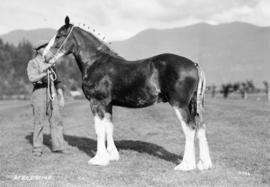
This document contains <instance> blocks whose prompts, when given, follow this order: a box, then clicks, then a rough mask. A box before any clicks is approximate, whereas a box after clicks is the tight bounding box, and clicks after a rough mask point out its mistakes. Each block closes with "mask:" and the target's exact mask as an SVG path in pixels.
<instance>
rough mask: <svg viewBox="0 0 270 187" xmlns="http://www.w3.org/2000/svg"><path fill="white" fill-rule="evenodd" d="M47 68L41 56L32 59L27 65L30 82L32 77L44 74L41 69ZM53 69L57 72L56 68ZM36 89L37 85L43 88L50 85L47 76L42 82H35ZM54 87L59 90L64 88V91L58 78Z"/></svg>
mask: <svg viewBox="0 0 270 187" xmlns="http://www.w3.org/2000/svg"><path fill="white" fill-rule="evenodd" d="M43 66H45V62H44V59H43V57H42V56H41V55H37V56H36V57H35V58H33V59H31V60H30V61H29V62H28V65H27V76H28V79H29V80H30V78H31V77H32V76H37V75H40V74H41V73H42V71H41V68H42V67H43ZM52 69H53V70H54V71H55V72H56V70H55V68H54V67H52ZM33 84H34V87H35V85H43V86H47V84H48V78H47V76H45V77H43V78H42V79H41V80H39V81H37V82H34V83H33ZM54 85H55V87H56V88H57V89H58V88H62V89H63V85H62V84H61V81H59V79H58V76H57V79H56V80H55V81H54Z"/></svg>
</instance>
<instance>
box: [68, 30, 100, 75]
mask: <svg viewBox="0 0 270 187" xmlns="http://www.w3.org/2000/svg"><path fill="white" fill-rule="evenodd" d="M76 43H77V51H75V52H74V53H73V54H74V56H75V59H76V61H77V64H78V66H79V69H80V71H81V73H82V75H83V76H84V74H85V73H86V72H85V71H86V69H87V68H88V67H89V66H91V65H92V64H93V63H94V62H96V61H97V57H98V56H100V55H101V53H102V52H100V51H99V47H100V46H101V45H102V44H101V43H100V41H98V39H96V38H95V37H94V36H93V35H91V34H90V33H87V32H85V31H83V30H81V31H80V32H77V33H76Z"/></svg>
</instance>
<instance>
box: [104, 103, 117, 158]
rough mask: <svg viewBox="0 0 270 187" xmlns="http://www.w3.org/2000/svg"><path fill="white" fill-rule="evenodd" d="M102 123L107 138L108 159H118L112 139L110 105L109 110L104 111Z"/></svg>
mask: <svg viewBox="0 0 270 187" xmlns="http://www.w3.org/2000/svg"><path fill="white" fill-rule="evenodd" d="M104 123H105V131H106V138H107V151H108V153H109V159H110V160H119V152H118V151H117V148H116V146H115V143H114V139H113V128H114V127H113V123H112V109H111V106H110V110H109V111H107V112H106V113H105V116H104Z"/></svg>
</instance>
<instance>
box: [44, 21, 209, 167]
mask: <svg viewBox="0 0 270 187" xmlns="http://www.w3.org/2000/svg"><path fill="white" fill-rule="evenodd" d="M48 49H49V50H48V52H47V53H46V54H44V56H45V59H46V60H47V61H50V60H51V61H52V59H54V60H55V59H57V58H58V57H60V56H63V55H68V54H70V53H72V54H73V55H74V57H75V59H76V61H77V64H78V66H79V69H80V71H81V73H82V79H83V81H82V89H83V92H84V94H85V97H86V98H87V99H88V100H89V102H90V106H91V110H92V112H93V115H94V123H95V130H96V134H97V152H96V155H95V157H93V158H92V159H90V160H89V162H88V163H89V164H94V165H107V164H109V162H110V161H112V160H118V159H119V153H118V150H117V148H116V146H115V143H114V139H113V124H112V107H113V106H123V107H129V108H140V107H147V106H150V105H153V104H156V103H159V102H168V103H169V104H170V105H171V106H172V107H173V109H174V110H175V112H176V115H177V117H178V119H179V120H180V123H181V125H182V128H183V132H184V134H185V151H184V156H183V160H182V162H181V163H180V164H179V165H178V166H176V167H175V169H176V170H183V171H187V170H192V169H195V168H196V163H195V147H194V139H195V135H196V136H197V138H198V141H199V149H200V154H199V157H200V158H199V161H198V163H197V167H198V169H200V170H203V169H209V168H211V167H212V162H211V159H210V156H209V148H208V143H207V140H206V135H205V134H206V133H205V128H206V126H205V123H204V121H203V119H202V105H203V99H204V90H205V78H204V74H203V71H202V70H201V69H200V67H199V66H198V64H196V63H194V62H192V61H191V60H189V59H187V58H184V57H181V56H177V55H174V54H160V55H157V56H153V57H151V58H147V59H143V60H137V61H127V60H125V59H124V58H122V57H120V56H118V55H117V54H115V53H113V52H112V51H111V50H110V49H109V48H108V47H107V46H106V45H105V44H104V43H103V42H102V41H100V40H99V39H98V38H97V37H95V36H94V35H93V34H91V33H90V32H87V31H85V30H84V29H82V28H80V27H77V26H74V25H72V24H70V22H69V18H68V17H66V19H65V25H64V26H62V27H61V28H60V29H59V30H58V31H57V34H56V36H55V38H54V39H53V40H51V42H50V44H49V45H48ZM106 141H107V146H106Z"/></svg>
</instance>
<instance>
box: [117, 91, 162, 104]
mask: <svg viewBox="0 0 270 187" xmlns="http://www.w3.org/2000/svg"><path fill="white" fill-rule="evenodd" d="M156 102H158V94H156V93H145V92H133V93H130V94H123V95H121V96H115V97H113V99H112V104H113V105H118V106H124V107H130V108H141V107H147V106H150V105H153V104H154V103H156Z"/></svg>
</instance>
